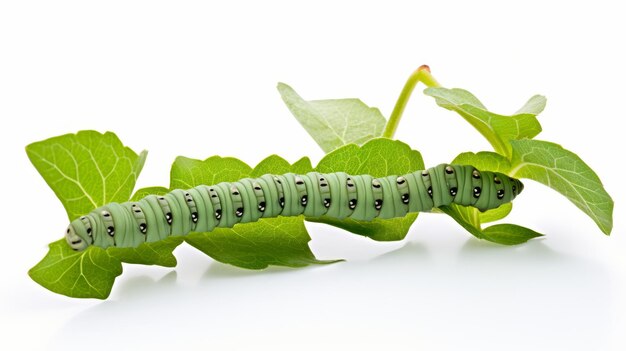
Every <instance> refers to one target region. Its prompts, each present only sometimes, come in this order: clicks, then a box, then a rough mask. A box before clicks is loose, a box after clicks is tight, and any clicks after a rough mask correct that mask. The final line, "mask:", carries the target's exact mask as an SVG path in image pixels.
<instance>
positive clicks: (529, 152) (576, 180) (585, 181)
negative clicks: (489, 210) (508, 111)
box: [510, 140, 613, 235]
mask: <svg viewBox="0 0 626 351" xmlns="http://www.w3.org/2000/svg"><path fill="white" fill-rule="evenodd" d="M511 145H512V147H513V158H512V161H511V163H512V167H513V169H512V170H511V172H510V175H511V176H514V177H521V178H529V179H532V180H535V181H538V182H540V183H543V184H545V185H547V186H549V187H551V188H552V189H554V190H556V191H558V192H559V193H561V194H563V195H564V196H565V197H567V198H568V199H569V200H570V201H571V202H573V203H574V204H575V205H576V206H577V207H578V208H579V209H581V210H582V211H583V212H585V213H586V214H587V215H588V216H589V217H591V219H593V221H594V222H595V223H596V224H597V225H598V227H599V228H600V229H601V230H602V232H604V233H605V234H607V235H608V234H610V233H611V229H612V228H613V199H611V196H610V195H609V194H608V193H607V192H606V190H605V189H604V187H603V186H602V182H601V181H600V178H598V176H597V175H596V173H595V172H594V171H593V170H592V169H591V168H590V167H589V166H588V165H587V164H586V163H585V162H584V161H583V160H581V159H580V157H578V156H577V155H576V154H574V153H573V152H571V151H569V150H566V149H564V148H563V147H562V146H560V145H558V144H555V143H551V142H547V141H541V140H517V141H512V142H511Z"/></svg>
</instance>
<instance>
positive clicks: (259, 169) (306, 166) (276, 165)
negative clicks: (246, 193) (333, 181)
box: [250, 155, 313, 177]
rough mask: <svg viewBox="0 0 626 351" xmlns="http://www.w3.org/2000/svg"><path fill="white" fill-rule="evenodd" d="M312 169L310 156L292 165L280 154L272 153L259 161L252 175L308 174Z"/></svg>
mask: <svg viewBox="0 0 626 351" xmlns="http://www.w3.org/2000/svg"><path fill="white" fill-rule="evenodd" d="M312 170H313V166H311V160H309V158H308V157H303V158H301V159H300V160H298V161H297V162H296V163H294V164H293V165H291V164H290V163H289V162H288V161H287V160H285V159H284V158H282V157H280V156H278V155H271V156H269V157H266V158H265V159H264V160H262V161H261V162H259V164H258V165H256V167H254V169H253V170H252V173H251V174H250V176H252V177H260V176H262V175H264V174H284V173H290V172H291V173H296V174H306V173H307V172H311V171H312Z"/></svg>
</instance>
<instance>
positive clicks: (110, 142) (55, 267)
mask: <svg viewBox="0 0 626 351" xmlns="http://www.w3.org/2000/svg"><path fill="white" fill-rule="evenodd" d="M26 152H27V154H28V157H29V158H30V160H31V162H32V163H33V165H34V166H35V167H36V168H37V170H38V171H39V173H40V174H41V175H42V177H43V178H44V179H45V181H46V182H47V183H48V185H50V187H51V188H52V190H53V191H54V192H55V194H56V195H57V197H58V198H59V199H60V200H61V202H62V204H63V206H64V207H65V209H66V211H67V214H68V217H69V219H70V220H72V219H74V218H76V217H78V216H81V215H83V214H85V213H88V212H90V211H92V210H93V209H94V208H97V207H100V206H103V205H105V204H107V203H110V202H125V201H128V199H129V197H130V194H131V193H132V190H133V188H134V186H135V182H136V180H137V177H138V176H139V173H140V172H141V169H142V168H143V165H144V163H145V160H146V156H147V152H146V151H144V152H142V153H141V154H139V155H137V154H136V153H135V152H134V151H132V150H131V149H129V148H127V147H124V145H122V143H121V141H120V140H119V139H118V138H117V136H116V135H115V134H113V133H110V132H107V133H105V134H100V133H98V132H95V131H80V132H78V133H76V134H66V135H61V136H58V137H54V138H50V139H47V140H44V141H39V142H36V143H32V144H30V145H28V146H27V147H26ZM152 190H155V191H156V190H157V189H154V188H153V189H150V191H152ZM143 192H146V190H143ZM140 193H141V191H140ZM180 242H181V241H180V240H171V241H164V242H161V243H149V244H143V245H141V246H139V247H137V248H111V249H108V250H102V249H100V248H94V247H90V248H88V249H87V250H86V251H83V252H78V253H77V252H74V251H73V250H71V249H70V247H69V246H68V245H67V243H66V242H65V240H64V239H62V240H59V241H56V242H54V243H52V244H50V251H49V252H48V254H47V255H46V256H45V257H44V258H43V260H42V261H41V262H39V263H38V264H37V265H36V266H35V267H33V269H31V271H30V275H31V277H32V278H33V280H35V281H36V282H38V283H39V284H41V285H43V286H44V287H46V288H48V289H50V290H52V291H55V292H58V293H60V294H64V295H67V296H72V297H95V298H105V297H106V296H108V294H109V292H110V290H111V288H112V286H113V282H114V280H115V277H116V276H118V275H119V274H120V273H121V262H122V261H123V262H129V263H140V264H156V265H162V266H167V267H172V266H174V265H175V264H176V259H175V258H174V256H173V255H172V251H173V250H174V248H175V247H176V246H177V245H178V244H180ZM103 272H104V273H103Z"/></svg>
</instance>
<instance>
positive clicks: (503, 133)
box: [424, 88, 546, 157]
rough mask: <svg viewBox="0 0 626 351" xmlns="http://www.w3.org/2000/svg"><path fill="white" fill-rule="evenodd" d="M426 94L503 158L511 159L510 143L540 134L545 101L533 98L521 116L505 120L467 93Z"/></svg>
mask: <svg viewBox="0 0 626 351" xmlns="http://www.w3.org/2000/svg"><path fill="white" fill-rule="evenodd" d="M424 93H425V94H426V95H429V96H432V97H434V98H435V101H436V102H437V104H438V105H439V106H441V107H443V108H446V109H448V110H451V111H455V112H457V113H458V114H460V115H461V116H462V117H463V118H465V120H466V121H468V122H469V123H470V124H471V125H472V126H473V127H474V128H476V129H477V130H478V131H479V132H480V133H481V134H482V135H483V136H484V137H485V138H486V139H487V140H488V141H489V143H491V145H492V146H493V148H494V150H495V151H496V152H497V153H499V154H501V155H505V156H509V157H510V156H511V146H510V144H509V141H511V140H519V139H523V138H533V137H535V136H536V135H537V134H539V133H540V132H541V125H540V124H539V121H538V120H537V118H536V115H537V114H539V112H541V111H542V110H543V108H544V107H545V101H546V100H545V98H544V97H543V96H540V95H535V96H533V97H532V98H530V100H528V102H527V103H526V104H525V105H524V106H522V108H521V109H520V110H519V111H518V113H516V114H514V115H512V116H505V115H499V114H495V113H493V112H489V111H488V110H487V108H486V107H485V106H484V105H483V104H482V103H481V102H480V101H479V100H478V99H477V98H476V97H475V96H474V95H472V94H471V93H470V92H468V91H467V90H463V89H446V88H427V89H425V90H424Z"/></svg>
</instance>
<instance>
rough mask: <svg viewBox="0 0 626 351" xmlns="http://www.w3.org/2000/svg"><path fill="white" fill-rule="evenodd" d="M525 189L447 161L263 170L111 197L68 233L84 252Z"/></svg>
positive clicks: (383, 213) (413, 208)
mask: <svg viewBox="0 0 626 351" xmlns="http://www.w3.org/2000/svg"><path fill="white" fill-rule="evenodd" d="M522 189H523V184H522V183H521V182H520V181H519V180H517V179H514V178H511V177H509V176H507V175H505V174H502V173H497V172H481V171H479V170H477V169H475V168H474V167H472V166H461V165H448V164H441V165H439V166H436V167H433V168H429V169H427V170H419V171H415V172H412V173H409V174H405V175H393V176H387V177H381V178H376V177H372V176H370V175H367V174H364V175H349V174H346V173H344V172H335V173H317V172H309V173H307V174H304V175H298V174H293V173H287V174H283V175H272V174H266V175H263V176H261V177H259V178H255V179H251V178H244V179H241V180H239V181H236V182H222V183H219V184H214V185H199V186H197V187H195V188H192V189H187V190H181V189H176V190H172V191H171V192H169V193H168V194H165V195H163V196H156V195H149V196H146V197H145V198H143V199H141V200H139V201H136V202H125V203H122V204H119V203H110V204H107V205H105V206H102V207H99V208H97V209H94V210H93V211H91V212H90V213H89V214H87V215H85V216H82V217H80V218H78V219H76V220H74V221H72V222H71V223H70V225H69V227H68V228H67V230H66V233H65V238H66V241H67V243H68V244H69V245H70V247H72V248H73V249H74V250H77V251H80V250H84V249H86V248H87V247H88V246H90V245H94V246H98V247H101V248H107V247H112V246H115V247H137V246H139V245H141V244H142V243H144V242H155V241H159V240H163V239H165V238H167V237H169V236H180V235H186V234H188V233H190V232H209V231H212V230H213V229H214V228H216V227H223V228H230V227H233V226H234V225H236V224H238V223H249V222H255V221H257V220H259V219H260V218H271V217H277V216H298V215H302V214H304V215H305V216H307V217H320V216H324V215H326V216H330V217H334V218H338V219H344V218H352V219H355V220H359V221H371V220H373V219H375V218H381V219H384V218H394V217H403V216H405V215H406V214H407V213H410V212H428V211H431V210H432V209H433V208H434V207H440V206H446V205H450V204H452V203H456V204H459V205H463V206H473V207H476V208H478V209H479V210H481V211H486V210H488V209H493V208H496V207H498V206H500V205H502V204H504V203H507V202H510V201H512V200H513V199H514V198H515V197H516V196H517V195H518V194H519V193H520V192H521V191H522Z"/></svg>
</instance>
